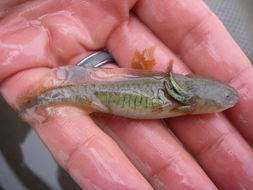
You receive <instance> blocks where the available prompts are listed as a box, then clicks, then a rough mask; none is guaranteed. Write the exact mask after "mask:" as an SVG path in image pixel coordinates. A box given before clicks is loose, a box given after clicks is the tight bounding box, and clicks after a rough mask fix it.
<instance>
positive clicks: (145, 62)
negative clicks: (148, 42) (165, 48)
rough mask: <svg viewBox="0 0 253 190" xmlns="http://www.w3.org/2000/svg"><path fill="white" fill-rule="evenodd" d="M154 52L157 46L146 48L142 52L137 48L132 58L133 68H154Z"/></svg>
mask: <svg viewBox="0 0 253 190" xmlns="http://www.w3.org/2000/svg"><path fill="white" fill-rule="evenodd" d="M154 52H155V46H152V47H149V48H145V49H144V50H143V51H142V52H140V51H138V50H136V51H135V53H134V55H133V58H132V68H134V69H144V70H152V68H153V67H154V65H155V64H156V62H155V59H154Z"/></svg>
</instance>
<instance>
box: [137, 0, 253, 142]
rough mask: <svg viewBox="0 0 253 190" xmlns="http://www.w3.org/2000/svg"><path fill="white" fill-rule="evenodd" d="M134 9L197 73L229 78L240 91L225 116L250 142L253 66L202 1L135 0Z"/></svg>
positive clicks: (251, 139)
mask: <svg viewBox="0 0 253 190" xmlns="http://www.w3.org/2000/svg"><path fill="white" fill-rule="evenodd" d="M135 13H136V14H137V15H138V17H139V18H140V19H141V20H142V21H143V22H144V23H145V24H146V25H147V26H148V27H150V28H151V30H152V31H153V32H154V33H155V34H156V35H157V36H158V37H159V38H160V39H161V40H162V41H163V42H164V43H165V44H166V45H167V46H168V47H170V48H171V49H172V50H173V51H174V52H176V53H177V54H179V55H180V57H181V58H182V60H183V61H184V63H186V64H187V65H188V66H189V67H190V68H191V70H193V71H194V72H196V73H199V74H202V75H204V76H208V77H211V78H215V79H218V80H221V81H224V82H227V83H228V82H230V81H231V80H233V82H232V83H231V85H234V87H236V88H237V90H238V92H239V93H240V100H239V103H238V105H237V106H235V107H234V108H233V109H231V110H230V111H229V112H228V116H229V118H230V119H231V121H233V123H234V124H235V125H236V127H237V129H238V130H239V131H240V132H241V134H243V136H244V137H245V138H246V139H247V140H248V141H249V142H250V143H251V144H253V127H252V126H253V120H252V119H251V117H252V115H253V110H252V109H251V105H252V104H253V95H252V93H251V92H253V85H252V83H253V81H252V80H253V77H252V76H253V68H252V66H251V64H250V62H249V60H248V59H247V57H246V56H245V55H244V54H243V52H242V51H241V50H240V48H239V47H238V45H237V44H236V43H235V42H234V40H233V39H232V38H231V36H230V35H229V34H228V32H227V31H226V29H225V27H224V26H223V25H222V24H221V22H220V21H219V20H218V19H217V17H216V16H215V15H214V14H213V13H212V12H211V11H210V10H209V9H208V8H207V6H206V5H205V4H204V2H203V1H194V0H188V1H184V0H180V1H177V0H172V1H163V0H158V1H154V0H152V1H147V0H141V1H138V4H137V6H136V7H135Z"/></svg>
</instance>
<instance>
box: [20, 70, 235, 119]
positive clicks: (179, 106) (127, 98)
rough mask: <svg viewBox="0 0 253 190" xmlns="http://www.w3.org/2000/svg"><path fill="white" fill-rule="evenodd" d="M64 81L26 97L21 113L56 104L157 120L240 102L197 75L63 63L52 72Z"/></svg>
mask: <svg viewBox="0 0 253 190" xmlns="http://www.w3.org/2000/svg"><path fill="white" fill-rule="evenodd" d="M59 73H64V75H62V74H60V75H62V76H61V82H60V83H59V84H55V85H54V86H51V87H50V88H48V89H42V90H41V92H40V93H38V94H36V95H34V96H33V97H30V98H29V99H26V101H24V102H22V103H21V104H20V106H19V108H18V111H19V112H20V113H21V114H22V113H25V112H26V111H27V110H29V109H31V108H33V109H35V110H36V109H38V108H40V107H45V106H52V105H63V104H68V105H74V106H79V107H80V106H81V107H82V108H83V109H84V110H85V109H87V110H92V111H90V112H104V113H110V114H114V115H119V116H124V117H128V118H138V119H158V118H167V117H174V116H179V115H185V114H204V113H214V112H219V111H223V110H225V109H228V108H230V107H232V106H234V105H235V104H236V102H237V100H238V95H237V92H236V91H235V89H233V88H232V87H230V86H228V85H226V84H223V83H221V82H218V81H214V80H210V79H206V78H203V77H200V76H197V75H181V74H175V73H172V72H171V71H170V72H168V73H165V72H157V71H146V70H136V69H125V68H113V69H108V68H84V67H80V66H64V67H59V68H56V69H53V70H52V71H51V73H50V74H49V75H50V76H54V77H55V78H57V77H59Z"/></svg>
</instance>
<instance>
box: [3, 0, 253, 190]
mask: <svg viewBox="0 0 253 190" xmlns="http://www.w3.org/2000/svg"><path fill="white" fill-rule="evenodd" d="M205 2H206V3H207V5H208V6H209V7H210V8H211V9H212V10H213V11H214V12H215V13H216V15H217V16H218V17H219V18H220V19H221V20H222V22H223V23H224V25H225V26H226V27H227V29H228V30H229V32H230V33H231V35H232V36H233V37H234V39H235V41H236V42H237V43H238V44H239V46H240V47H241V48H242V50H243V51H244V52H245V54H246V55H247V56H248V57H249V59H250V60H251V61H252V60H253V24H252V20H253V1H252V0H243V1H241V0H205ZM45 166H47V167H45ZM35 189H36V190H69V189H71V190H79V189H80V188H79V187H78V186H77V185H76V184H75V182H73V181H72V179H71V178H70V177H69V176H68V174H67V173H66V172H64V171H63V170H62V169H61V168H60V167H58V165H57V164H56V163H55V161H54V160H53V158H52V157H51V155H50V154H49V152H48V151H47V150H46V149H45V147H44V145H43V144H42V143H41V142H40V140H39V138H38V137H37V136H36V134H35V133H34V131H33V130H32V129H31V128H30V127H29V126H28V125H26V124H25V123H23V122H22V121H21V120H20V119H19V118H18V117H17V114H16V113H15V112H13V111H12V110H11V109H10V107H9V106H8V105H7V104H6V103H5V102H4V100H3V99H2V98H1V97H0V190H35Z"/></svg>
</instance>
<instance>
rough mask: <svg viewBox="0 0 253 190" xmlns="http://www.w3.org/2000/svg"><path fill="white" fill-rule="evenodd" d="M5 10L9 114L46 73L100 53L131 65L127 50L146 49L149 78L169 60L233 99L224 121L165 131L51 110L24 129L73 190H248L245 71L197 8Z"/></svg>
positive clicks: (2, 75) (252, 170) (213, 21)
mask: <svg viewBox="0 0 253 190" xmlns="http://www.w3.org/2000/svg"><path fill="white" fill-rule="evenodd" d="M6 2H11V3H10V4H8V3H7V4H5V6H3V5H2V6H3V7H4V8H5V9H8V11H4V9H3V8H2V11H1V10H0V11H1V13H0V15H2V19H1V22H0V29H1V30H0V42H1V43H0V60H1V62H0V80H1V82H2V83H1V93H2V95H3V96H4V97H5V99H6V100H7V101H8V103H9V104H10V105H12V106H13V107H15V105H16V103H17V102H16V101H17V100H16V97H17V96H18V95H19V94H21V93H23V92H25V91H26V90H27V89H28V88H29V87H30V86H31V85H34V84H35V83H36V80H39V79H40V78H41V76H43V75H44V73H46V72H47V71H48V70H49V69H50V68H53V67H57V66H60V65H65V64H74V63H76V62H77V61H78V60H79V59H80V58H82V57H84V56H85V55H87V54H88V53H89V52H90V50H97V49H100V48H104V47H106V48H107V49H108V50H109V51H110V53H111V54H112V55H113V56H114V57H115V59H116V61H117V63H118V64H119V65H120V66H121V67H130V66H131V64H130V63H131V60H132V57H133V55H134V53H135V52H136V50H138V51H143V50H144V49H145V48H149V47H155V52H154V58H155V60H156V65H155V66H154V67H153V69H154V70H161V71H164V70H166V69H167V67H168V61H169V60H173V63H174V67H173V69H174V71H175V72H178V73H187V72H189V70H188V68H189V69H191V71H193V72H195V73H198V74H201V75H204V76H207V77H211V78H214V79H218V80H221V81H223V82H226V83H230V84H231V85H232V86H234V87H235V88H237V90H238V92H239V94H240V100H239V103H238V104H237V105H236V106H235V107H234V108H232V109H230V110H228V111H226V112H225V114H210V115H201V116H186V117H178V118H172V119H168V120H166V121H165V123H163V122H161V121H159V120H131V119H126V118H120V117H115V116H109V115H105V114H94V115H93V119H94V120H93V119H91V117H90V116H87V115H85V114H84V113H83V112H82V110H80V109H78V108H75V107H71V106H68V107H67V106H62V107H57V108H55V110H56V111H55V113H56V114H54V115H53V116H52V117H49V118H48V119H47V120H45V121H44V122H43V123H39V124H34V125H33V127H34V129H35V130H36V132H37V133H38V135H39V136H40V138H41V139H42V140H43V142H44V143H45V144H46V146H47V147H48V149H49V150H50V151H51V153H52V154H53V156H54V157H55V159H56V160H57V161H58V163H59V164H60V165H61V166H62V167H63V168H65V169H66V170H67V171H68V172H69V173H70V175H71V176H72V177H73V178H74V180H75V181H76V182H77V183H78V184H79V185H80V186H81V187H82V188H83V189H145V190H146V189H159V190H160V189H180V190H183V189H194V190H196V189H201V190H203V189H216V188H217V187H218V188H220V189H229V190H233V189H252V188H253V154H252V150H251V149H250V147H249V146H248V145H247V142H249V143H251V144H252V143H253V129H252V126H253V120H251V116H252V115H253V113H252V112H253V111H252V109H251V107H252V106H251V105H252V103H253V94H252V92H253V81H252V73H253V69H252V66H251V65H250V63H249V61H248V59H247V58H246V57H245V55H244V54H243V53H242V52H241V50H240V49H239V48H238V46H237V45H236V44H235V43H234V42H233V40H232V39H231V37H230V36H229V35H228V33H227V32H226V30H225V29H224V27H223V26H222V25H221V23H220V22H219V21H218V20H217V18H216V17H215V16H214V15H213V14H212V13H211V12H210V11H209V10H208V8H207V7H206V6H205V5H204V4H203V2H200V1H194V0H188V1H185V0H177V1H176V0H170V1H165V0H156V1H155V0H149V1H148V0H142V1H141V0H139V1H134V0H133V1H130V0H129V1H117V0H111V1H81V0H79V1H78V0H75V1H57V0H55V1H50V0H44V1H42V0H41V1H38V0H37V1H26V2H25V3H21V1H16V2H15V1H6ZM22 2H23V1H22ZM15 3H20V5H19V6H17V7H13V5H14V4H15ZM130 9H132V11H133V13H134V15H132V14H130V15H129V10H130ZM152 32H153V33H152ZM176 55H179V56H180V58H181V59H178V58H177V56H176ZM94 121H95V122H94ZM165 124H166V125H167V126H168V127H169V128H170V129H171V131H172V132H173V133H174V134H175V136H176V137H177V138H178V139H179V140H180V141H181V142H182V143H183V144H184V146H185V147H186V148H187V149H188V151H189V152H187V151H186V150H185V149H183V148H182V146H181V145H180V144H179V143H178V141H177V140H175V138H174V137H173V135H172V134H171V133H170V132H168V130H167V129H166V127H165ZM97 125H99V126H100V128H99V127H98V126H97ZM238 131H240V133H241V134H242V135H240V134H239V132H238ZM108 135H109V136H108ZM190 153H191V155H192V156H193V157H194V158H195V160H194V159H193V158H192V157H191V156H190ZM197 162H198V163H199V164H198V163H197Z"/></svg>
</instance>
